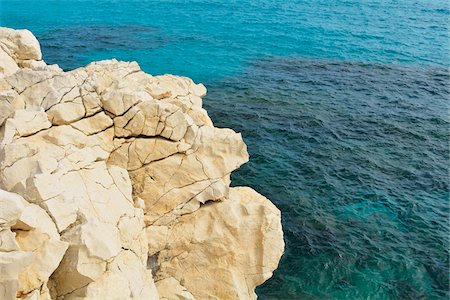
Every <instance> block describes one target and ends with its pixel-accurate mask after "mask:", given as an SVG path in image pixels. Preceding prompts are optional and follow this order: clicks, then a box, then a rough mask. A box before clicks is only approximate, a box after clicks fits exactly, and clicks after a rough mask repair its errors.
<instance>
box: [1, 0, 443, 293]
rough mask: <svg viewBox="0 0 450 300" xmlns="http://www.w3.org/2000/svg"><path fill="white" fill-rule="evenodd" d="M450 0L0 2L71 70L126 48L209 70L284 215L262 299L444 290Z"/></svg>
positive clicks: (186, 69)
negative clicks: (281, 239) (279, 247)
mask: <svg viewBox="0 0 450 300" xmlns="http://www.w3.org/2000/svg"><path fill="white" fill-rule="evenodd" d="M449 16H450V10H449V7H448V2H447V1H446V0H433V1H432V0H417V1H409V0H399V1H385V0H364V1H362V0H333V1H329V0H318V1H307V0H292V1H273V0H251V1H250V0H244V1H224V0H208V1H206V0H195V1H189V2H186V1H183V0H155V1H142V0H141V1H135V0H123V1H105V0H99V1H85V0H67V1H59V0H39V1H34V0H20V1H18V0H1V1H0V25H2V26H8V27H14V28H28V29H30V30H32V31H33V32H34V33H35V34H36V35H37V37H38V38H39V39H40V41H41V43H42V49H43V53H44V58H45V59H46V61H47V62H49V63H58V64H60V65H61V66H62V67H63V68H64V69H66V70H67V69H73V68H76V67H79V66H82V65H85V64H87V63H89V62H91V61H95V60H100V59H109V58H111V57H116V58H118V59H121V60H136V61H138V62H139V64H140V65H141V67H142V68H143V70H145V71H146V72H149V73H151V74H161V73H173V74H178V75H185V76H189V77H192V78H193V79H194V80H196V81H201V82H204V83H205V84H206V85H207V87H208V90H209V93H208V95H207V97H206V98H205V100H204V104H205V107H206V108H207V109H208V111H209V113H210V115H211V116H212V118H213V120H214V121H215V123H216V124H217V125H220V126H223V127H232V128H234V129H235V130H237V131H241V132H243V136H244V139H245V141H246V143H247V144H248V149H249V152H250V154H251V161H250V162H249V163H248V164H246V165H244V166H243V167H242V168H241V169H239V170H238V171H237V172H235V173H234V174H233V177H234V181H233V182H234V183H236V184H246V185H251V186H253V187H254V188H256V189H257V190H258V191H260V192H261V193H263V194H264V195H266V196H267V197H268V198H270V199H272V200H273V201H274V202H275V203H276V205H277V206H278V207H279V208H280V209H281V210H282V213H283V226H284V230H285V239H286V245H287V248H286V254H285V255H284V257H283V259H282V261H281V264H280V268H279V269H278V270H277V271H276V272H275V274H274V277H273V278H272V279H270V280H269V281H268V282H267V283H265V284H264V285H263V286H262V287H260V288H258V290H257V293H258V295H259V296H260V297H261V298H262V299H448V298H449V297H450V294H449V288H450V286H449V281H448V278H449V277H448V275H449V244H448V242H449V241H448V232H449V227H450V226H449V223H448V220H449V197H450V192H449V185H448V184H449V166H448V163H449V131H448V130H449V126H450V124H449V119H448V112H449V96H450V95H449V72H448V67H449V66H450V62H449V56H448V54H449V52H450V48H449V31H448V20H449Z"/></svg>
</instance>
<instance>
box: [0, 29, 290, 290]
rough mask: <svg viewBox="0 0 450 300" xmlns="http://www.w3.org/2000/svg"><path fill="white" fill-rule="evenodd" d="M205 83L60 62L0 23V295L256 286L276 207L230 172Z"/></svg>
mask: <svg viewBox="0 0 450 300" xmlns="http://www.w3.org/2000/svg"><path fill="white" fill-rule="evenodd" d="M205 94H206V88H205V87H204V86H203V85H202V84H195V83H194V82H193V81H192V80H191V79H188V78H185V77H178V76H172V75H163V76H151V75H149V74H146V73H144V72H143V71H141V69H140V67H139V65H138V64H137V63H136V62H119V61H116V60H114V59H113V60H108V61H100V62H95V63H91V64H89V65H88V66H86V67H83V68H78V69H76V70H73V71H69V72H64V71H62V70H61V69H60V68H59V67H58V66H57V65H47V64H46V63H45V62H44V61H43V60H42V54H41V51H40V46H39V43H38V41H37V40H36V38H35V37H34V36H33V34H32V33H31V32H29V31H27V30H13V29H8V28H0V206H1V209H0V269H1V274H2V276H1V279H0V298H1V299H16V297H17V298H20V299H255V298H256V294H255V293H254V289H255V287H256V286H258V285H260V284H261V283H263V282H264V281H265V280H267V279H268V278H270V277H271V276H272V272H273V270H275V269H276V267H277V266H278V262H279V260H280V258H281V256H282V254H283V251H284V241H283V232H282V228H281V216H280V211H279V210H278V209H277V208H276V207H275V206H274V205H273V204H272V203H271V202H270V201H269V200H268V199H266V198H265V197H263V196H262V195H260V194H258V193H257V192H255V191H254V190H252V189H251V188H248V187H230V173H231V172H232V171H233V170H235V169H237V168H238V167H239V166H240V165H242V164H244V163H245V162H247V161H248V159H249V156H248V153H247V150H246V146H245V144H244V142H243V140H242V137H241V135H240V134H238V133H236V132H234V131H233V130H230V129H223V128H215V127H214V125H213V123H212V121H211V119H210V118H209V117H208V114H207V112H206V111H205V110H204V109H203V108H202V97H203V96H204V95H205Z"/></svg>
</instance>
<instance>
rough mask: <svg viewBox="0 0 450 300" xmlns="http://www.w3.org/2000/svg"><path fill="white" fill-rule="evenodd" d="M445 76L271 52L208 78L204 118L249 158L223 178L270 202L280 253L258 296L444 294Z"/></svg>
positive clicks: (425, 70)
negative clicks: (233, 133) (235, 72)
mask: <svg viewBox="0 0 450 300" xmlns="http://www.w3.org/2000/svg"><path fill="white" fill-rule="evenodd" d="M449 79H450V77H449V73H448V70H447V69H446V68H440V67H423V68H420V67H413V66H407V65H396V64H377V63H372V64H367V63H358V62H340V61H330V60H315V59H314V60H313V59H311V60H308V59H298V58H284V57H279V58H270V59H260V60H256V61H254V62H252V63H250V64H249V66H248V68H247V69H246V70H245V71H244V72H243V73H242V74H241V75H240V76H237V77H229V78H226V79H225V80H222V81H220V82H216V83H214V84H212V85H211V84H210V85H209V86H208V95H207V96H206V99H205V101H204V103H205V107H206V109H207V110H208V112H209V114H210V116H211V117H212V119H213V120H214V121H215V124H216V126H223V127H232V128H234V129H235V130H237V131H240V132H242V134H243V137H244V140H245V142H246V143H247V145H248V149H249V152H250V155H251V160H250V162H249V163H247V164H246V165H244V166H243V167H241V168H240V169H239V170H237V171H235V172H234V173H233V175H232V176H233V183H234V184H236V185H241V184H246V185H248V184H250V185H251V186H253V187H254V188H256V189H257V190H258V191H259V192H261V193H263V194H264V195H266V196H267V197H268V198H270V199H272V200H273V201H274V202H275V203H276V205H277V206H278V207H279V208H280V209H281V211H282V217H283V226H284V231H285V239H286V245H287V248H286V253H285V255H284V257H283V259H282V261H281V264H280V267H279V269H277V270H276V271H275V273H274V277H273V278H272V279H270V280H269V281H268V282H266V283H265V284H264V285H263V286H262V287H260V288H258V290H257V292H258V295H259V296H260V298H261V299H300V298H302V299H367V298H374V299H375V298H376V299H388V298H392V299H408V298H411V297H412V298H415V299H422V298H443V297H448V296H449V288H450V286H449V282H448V277H447V276H446V275H445V274H448V273H449V250H448V244H447V241H448V230H449V224H448V218H449V207H448V199H449V198H448V197H449V173H448V171H449V166H448V159H449V148H448V144H449V136H448V128H449V126H450V123H449V121H448V109H449V102H448V99H449V98H450V93H449V85H448V83H449ZM412 298H411V299H412Z"/></svg>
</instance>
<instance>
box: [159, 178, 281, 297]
mask: <svg viewBox="0 0 450 300" xmlns="http://www.w3.org/2000/svg"><path fill="white" fill-rule="evenodd" d="M167 236H169V238H168V239H167V244H166V246H165V249H163V250H161V251H159V252H158V254H157V257H158V266H159V269H158V271H157V272H156V280H157V287H158V282H159V279H162V280H164V279H165V278H166V276H171V277H174V278H176V279H177V280H179V281H180V280H182V281H183V285H184V286H185V287H186V289H187V290H188V291H189V292H191V293H192V294H193V295H194V297H195V298H196V299H205V298H214V299H256V295H255V293H254V292H253V290H254V288H255V287H256V286H257V285H259V284H261V283H263V282H264V281H265V280H267V279H268V278H270V277H271V276H272V271H273V270H274V269H275V268H276V267H277V265H278V261H279V259H280V258H281V255H282V254H283V249H284V242H283V239H282V238H280V237H281V236H282V230H281V222H280V211H279V210H278V209H277V208H276V207H275V206H274V205H273V204H272V203H271V202H270V201H269V200H268V199H266V198H264V197H263V196H261V195H259V194H258V193H256V192H255V191H254V190H252V189H250V188H247V187H239V188H232V189H230V195H229V199H228V200H227V201H222V202H218V203H214V204H212V205H205V206H204V207H202V208H201V209H199V210H197V211H196V212H194V213H192V214H188V215H185V216H182V217H180V218H178V219H177V222H176V223H175V224H174V225H173V226H172V227H171V229H170V232H169V233H168V234H167Z"/></svg>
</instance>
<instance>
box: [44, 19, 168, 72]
mask: <svg viewBox="0 0 450 300" xmlns="http://www.w3.org/2000/svg"><path fill="white" fill-rule="evenodd" d="M37 38H38V39H39V41H40V43H41V47H42V52H43V56H44V58H45V60H46V61H47V63H58V64H59V65H60V66H61V67H62V68H63V69H64V70H72V69H75V68H77V67H80V66H83V65H85V64H86V63H88V62H90V61H93V60H95V59H93V58H92V56H90V55H89V54H92V55H96V56H97V57H98V59H111V58H113V57H116V58H119V59H120V56H121V55H124V53H125V55H126V57H125V58H126V59H129V58H130V57H132V55H130V53H132V52H133V51H137V50H152V49H157V48H160V47H164V46H165V45H167V44H169V43H170V42H171V39H170V38H169V37H167V36H164V35H162V34H161V32H160V30H159V29H157V28H154V27H149V26H144V25H87V26H67V27H58V28H54V29H51V30H48V31H45V32H43V33H42V34H39V35H38V36H37ZM94 53H95V54H94Z"/></svg>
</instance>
